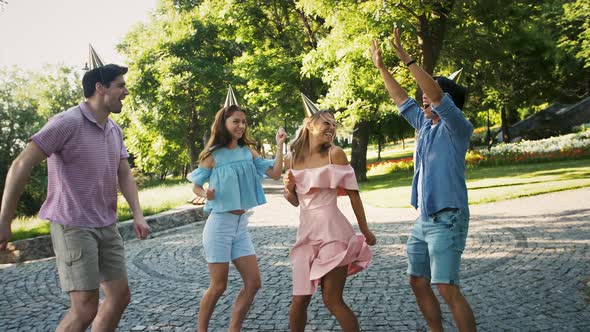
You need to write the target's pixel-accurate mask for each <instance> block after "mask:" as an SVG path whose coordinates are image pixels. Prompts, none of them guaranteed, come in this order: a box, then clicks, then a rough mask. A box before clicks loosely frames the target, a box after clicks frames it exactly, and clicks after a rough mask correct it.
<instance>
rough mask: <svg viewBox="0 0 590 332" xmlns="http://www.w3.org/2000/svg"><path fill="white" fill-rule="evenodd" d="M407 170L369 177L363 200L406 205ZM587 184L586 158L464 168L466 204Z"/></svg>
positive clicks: (589, 170) (589, 175)
mask: <svg viewBox="0 0 590 332" xmlns="http://www.w3.org/2000/svg"><path fill="white" fill-rule="evenodd" d="M411 185H412V174H411V173H410V172H403V173H400V172H398V173H390V174H385V175H377V176H373V177H369V181H368V182H367V183H363V184H361V192H362V196H363V200H364V201H365V202H366V203H368V204H370V205H373V206H378V207H409V206H410V203H409V202H410V194H411ZM582 187H590V163H589V162H588V159H580V160H565V161H558V162H548V163H538V164H523V165H510V166H501V167H498V166H496V167H478V168H472V169H468V170H467V188H468V190H469V204H480V203H487V202H496V201H501V200H507V199H513V198H518V197H524V196H532V195H539V194H544V193H550V192H556V191H562V190H569V189H576V188H582Z"/></svg>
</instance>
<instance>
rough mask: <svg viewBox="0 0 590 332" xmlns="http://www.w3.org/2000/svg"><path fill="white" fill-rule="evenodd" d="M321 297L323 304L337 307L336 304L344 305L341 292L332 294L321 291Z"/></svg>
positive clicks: (328, 306)
mask: <svg viewBox="0 0 590 332" xmlns="http://www.w3.org/2000/svg"><path fill="white" fill-rule="evenodd" d="M322 299H323V300H324V305H325V306H326V307H327V308H328V309H330V308H337V307H338V306H342V305H345V303H344V299H343V298H342V295H341V294H332V293H330V292H324V293H322Z"/></svg>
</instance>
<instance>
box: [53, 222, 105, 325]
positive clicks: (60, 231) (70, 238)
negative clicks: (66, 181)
mask: <svg viewBox="0 0 590 332" xmlns="http://www.w3.org/2000/svg"><path fill="white" fill-rule="evenodd" d="M95 234H96V231H95V230H94V229H85V228H78V227H73V226H64V225H60V224H57V223H53V222H52V223H51V240H52V244H53V251H54V252H55V257H56V265H57V270H58V272H59V280H60V284H61V288H62V289H63V291H64V292H68V295H69V296H70V305H71V308H70V310H69V311H68V312H67V314H66V315H65V316H64V318H63V320H62V321H61V322H60V324H59V325H58V327H57V331H85V330H86V328H88V326H89V325H90V324H91V323H92V321H93V320H94V318H95V316H96V313H97V311H98V297H99V292H98V288H99V286H100V282H99V268H98V265H99V264H98V260H99V258H98V244H97V240H96V237H95V236H94V235H95Z"/></svg>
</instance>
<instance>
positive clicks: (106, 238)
mask: <svg viewBox="0 0 590 332" xmlns="http://www.w3.org/2000/svg"><path fill="white" fill-rule="evenodd" d="M96 232H97V233H98V234H99V242H98V257H99V270H100V276H101V283H100V285H101V287H102V289H103V290H104V294H105V297H104V301H103V302H102V303H101V304H100V306H99V308H98V314H97V316H96V318H95V319H94V322H93V323H92V331H95V332H96V331H115V330H116V329H117V326H118V324H119V320H121V316H122V315H123V312H124V311H125V309H126V308H127V305H128V304H129V302H130V301H131V292H130V291H129V282H128V279H127V260H126V258H125V246H124V244H123V238H121V235H120V234H119V229H118V228H117V225H116V224H113V225H111V226H108V227H102V228H97V229H96Z"/></svg>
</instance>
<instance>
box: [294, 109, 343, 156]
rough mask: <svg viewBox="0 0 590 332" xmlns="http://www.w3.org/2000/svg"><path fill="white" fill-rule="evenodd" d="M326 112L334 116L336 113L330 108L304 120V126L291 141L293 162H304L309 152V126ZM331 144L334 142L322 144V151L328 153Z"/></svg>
mask: <svg viewBox="0 0 590 332" xmlns="http://www.w3.org/2000/svg"><path fill="white" fill-rule="evenodd" d="M324 114H331V115H332V117H334V114H333V113H332V112H330V111H328V110H321V111H319V112H316V113H314V114H313V115H312V116H309V117H307V118H305V119H304V120H303V128H301V130H300V131H299V134H298V135H297V137H296V138H295V139H294V140H293V142H292V143H291V148H290V151H291V163H292V164H295V162H303V160H304V159H305V157H306V156H307V155H308V154H309V135H310V134H309V128H308V126H309V125H311V123H313V122H314V121H316V120H318V119H321V118H323V117H324ZM331 145H332V143H327V144H322V146H320V153H321V154H324V153H326V152H327V151H328V150H329V149H330V146H331ZM295 152H297V154H295Z"/></svg>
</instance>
